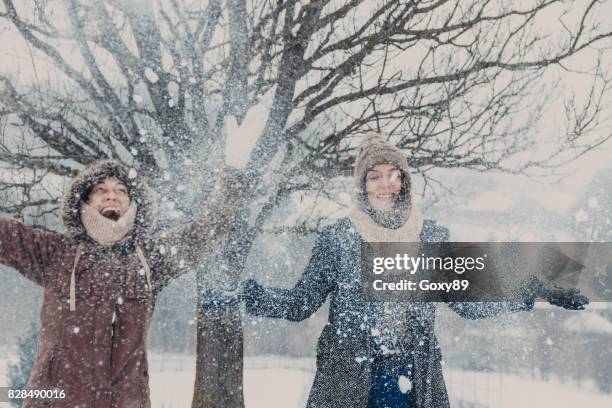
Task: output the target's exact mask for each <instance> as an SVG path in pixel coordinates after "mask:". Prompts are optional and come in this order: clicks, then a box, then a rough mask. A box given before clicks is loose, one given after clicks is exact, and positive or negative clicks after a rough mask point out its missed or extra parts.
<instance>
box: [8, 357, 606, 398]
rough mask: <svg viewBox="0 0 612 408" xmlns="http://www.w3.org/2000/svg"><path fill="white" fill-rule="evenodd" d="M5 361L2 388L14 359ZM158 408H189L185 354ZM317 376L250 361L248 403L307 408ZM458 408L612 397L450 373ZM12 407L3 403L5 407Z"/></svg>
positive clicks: (154, 368)
mask: <svg viewBox="0 0 612 408" xmlns="http://www.w3.org/2000/svg"><path fill="white" fill-rule="evenodd" d="M6 354H7V353H6V352H5V353H4V355H0V386H6V366H7V363H8V362H9V361H11V360H12V359H13V357H7V355H6ZM150 366H151V371H150V372H151V399H152V406H153V408H188V407H189V406H190V403H191V397H192V393H193V379H194V369H195V360H194V358H193V356H189V355H181V354H152V355H151V356H150ZM313 376H314V360H312V359H290V358H285V357H275V356H269V357H250V358H247V359H246V361H245V383H244V386H245V403H246V407H248V408H272V407H279V408H294V407H295V408H302V407H304V406H305V404H306V399H307V398H308V391H309V389H310V385H311V384H312V379H313ZM445 376H446V379H447V383H448V388H449V394H450V396H451V400H452V406H453V408H515V407H521V408H530V407H532V408H570V407H571V408H575V407H584V408H609V407H612V395H605V394H600V393H597V392H595V391H589V390H585V389H580V388H577V387H576V386H574V385H570V384H562V383H560V382H555V381H551V382H542V381H536V380H534V379H532V378H521V377H518V376H515V375H500V374H496V373H476V372H465V371H456V370H446V371H445ZM6 405H8V404H6V403H4V404H2V403H0V406H6Z"/></svg>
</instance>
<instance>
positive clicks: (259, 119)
mask: <svg viewBox="0 0 612 408" xmlns="http://www.w3.org/2000/svg"><path fill="white" fill-rule="evenodd" d="M273 95H274V88H271V89H270V90H268V92H266V94H265V95H264V96H262V97H261V99H260V100H259V102H258V103H257V105H255V106H253V107H251V108H250V109H249V110H248V112H247V114H246V116H245V117H244V120H243V121H242V124H240V126H238V122H237V121H236V118H235V117H234V116H233V115H230V116H228V117H227V118H226V119H225V132H226V134H227V139H226V143H225V163H226V164H228V165H230V166H232V167H235V168H239V169H243V168H245V166H246V165H247V163H248V161H249V157H250V156H251V152H252V151H253V148H254V147H255V144H256V143H257V141H258V140H259V137H260V136H261V134H262V132H263V130H264V127H265V126H266V122H267V120H268V115H269V114H270V108H271V106H272V98H273Z"/></svg>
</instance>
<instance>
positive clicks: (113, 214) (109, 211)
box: [100, 207, 121, 221]
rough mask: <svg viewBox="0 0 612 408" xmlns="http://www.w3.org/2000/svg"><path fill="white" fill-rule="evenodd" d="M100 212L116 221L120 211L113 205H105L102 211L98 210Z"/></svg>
mask: <svg viewBox="0 0 612 408" xmlns="http://www.w3.org/2000/svg"><path fill="white" fill-rule="evenodd" d="M100 213H101V214H102V215H103V216H104V217H106V218H108V219H110V220H113V221H117V220H118V219H119V218H120V217H121V213H120V211H119V210H118V209H117V208H114V207H107V208H103V209H102V211H100Z"/></svg>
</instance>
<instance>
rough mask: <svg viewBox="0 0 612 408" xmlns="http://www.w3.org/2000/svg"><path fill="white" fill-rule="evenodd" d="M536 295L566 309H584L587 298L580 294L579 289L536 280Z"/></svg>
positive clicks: (587, 301) (587, 302)
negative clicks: (565, 287)
mask: <svg viewBox="0 0 612 408" xmlns="http://www.w3.org/2000/svg"><path fill="white" fill-rule="evenodd" d="M538 286H539V287H538V295H539V296H541V297H542V298H544V299H545V300H546V301H547V302H548V303H550V304H551V305H555V306H560V307H562V308H564V309H568V310H584V309H585V307H586V305H588V304H589V298H587V297H586V296H584V295H581V294H580V289H577V288H572V289H564V288H560V287H557V286H553V285H550V284H547V283H543V282H541V281H538Z"/></svg>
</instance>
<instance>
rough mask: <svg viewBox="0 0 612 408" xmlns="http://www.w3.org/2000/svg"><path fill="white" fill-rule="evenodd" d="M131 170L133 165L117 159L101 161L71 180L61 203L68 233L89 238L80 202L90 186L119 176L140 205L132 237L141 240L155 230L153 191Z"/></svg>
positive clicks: (63, 222)
mask: <svg viewBox="0 0 612 408" xmlns="http://www.w3.org/2000/svg"><path fill="white" fill-rule="evenodd" d="M130 170H131V169H130V167H128V166H126V165H124V164H123V163H120V162H118V161H115V160H101V161H97V162H94V163H92V164H91V165H89V166H88V167H86V168H85V169H83V171H81V172H80V173H79V174H78V175H77V176H76V177H75V178H74V179H72V182H71V183H70V186H69V187H68V190H67V191H66V193H65V194H64V197H63V199H62V206H61V217H62V224H63V225H64V228H65V229H66V233H67V234H68V235H70V236H71V237H72V238H74V239H75V240H77V241H83V240H85V239H86V238H87V232H86V231H85V227H84V226H83V223H82V222H81V203H82V202H85V201H86V200H87V196H88V194H89V193H90V191H91V188H92V187H93V186H94V185H95V184H96V183H98V182H99V181H101V180H102V179H105V178H107V177H117V178H118V179H119V180H121V181H122V182H123V183H125V185H126V186H127V188H128V194H129V195H130V198H131V199H132V200H135V201H136V204H137V205H138V210H137V212H136V219H135V221H134V229H133V231H132V236H133V237H135V238H136V239H137V240H138V241H141V242H142V241H144V240H145V239H146V237H147V236H148V235H150V234H151V233H152V231H153V228H154V227H155V200H154V196H153V192H152V191H151V189H150V188H149V187H148V186H147V184H146V183H145V181H144V179H143V178H142V177H141V176H140V175H138V174H134V175H133V174H130ZM130 176H132V177H130Z"/></svg>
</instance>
